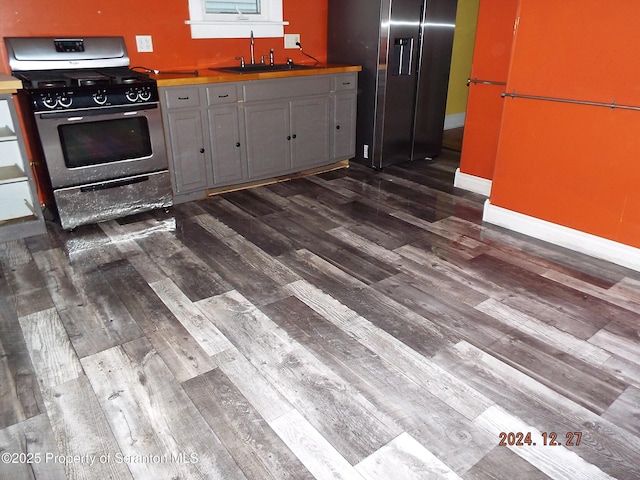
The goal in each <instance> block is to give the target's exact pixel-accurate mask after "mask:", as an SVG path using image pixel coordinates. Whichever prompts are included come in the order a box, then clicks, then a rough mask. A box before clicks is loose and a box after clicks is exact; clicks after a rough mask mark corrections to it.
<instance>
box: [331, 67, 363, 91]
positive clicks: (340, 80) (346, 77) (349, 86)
mask: <svg viewBox="0 0 640 480" xmlns="http://www.w3.org/2000/svg"><path fill="white" fill-rule="evenodd" d="M333 81H334V85H333V89H334V91H336V92H337V91H340V90H355V89H356V87H357V86H358V72H350V73H342V74H340V75H336V76H335V77H333Z"/></svg>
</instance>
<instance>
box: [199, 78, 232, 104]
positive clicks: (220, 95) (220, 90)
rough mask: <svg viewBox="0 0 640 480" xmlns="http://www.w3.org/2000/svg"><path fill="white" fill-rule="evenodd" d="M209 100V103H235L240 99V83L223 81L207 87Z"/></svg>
mask: <svg viewBox="0 0 640 480" xmlns="http://www.w3.org/2000/svg"><path fill="white" fill-rule="evenodd" d="M207 101H208V104H209V105H219V104H221V103H235V102H237V101H238V84H237V83H221V84H219V85H212V86H210V87H207Z"/></svg>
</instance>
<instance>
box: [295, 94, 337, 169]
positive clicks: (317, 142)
mask: <svg viewBox="0 0 640 480" xmlns="http://www.w3.org/2000/svg"><path fill="white" fill-rule="evenodd" d="M290 108H291V138H292V140H291V158H292V163H293V168H294V169H295V170H302V169H306V168H312V167H317V166H319V165H322V164H326V163H327V160H328V159H329V157H330V147H331V136H330V130H329V126H330V125H331V103H330V99H329V97H328V96H323V97H311V98H304V99H300V100H293V101H292V102H291V103H290Z"/></svg>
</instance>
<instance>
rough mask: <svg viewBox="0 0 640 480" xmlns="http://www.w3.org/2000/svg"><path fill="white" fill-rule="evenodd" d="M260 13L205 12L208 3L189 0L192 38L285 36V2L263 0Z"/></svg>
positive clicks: (287, 23)
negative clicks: (283, 17) (283, 7)
mask: <svg viewBox="0 0 640 480" xmlns="http://www.w3.org/2000/svg"><path fill="white" fill-rule="evenodd" d="M260 2H261V6H260V12H261V13H260V14H258V15H255V14H240V15H236V14H218V15H212V14H207V13H205V2H204V0H189V17H190V19H189V20H187V21H186V23H187V24H189V25H190V26H191V38H249V37H250V36H251V32H253V36H254V37H256V38H261V37H284V26H285V25H289V22H285V21H283V19H282V0H260Z"/></svg>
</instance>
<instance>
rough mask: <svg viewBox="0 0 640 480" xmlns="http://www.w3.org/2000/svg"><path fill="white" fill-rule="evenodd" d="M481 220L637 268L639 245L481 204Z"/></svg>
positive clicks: (638, 268)
mask: <svg viewBox="0 0 640 480" xmlns="http://www.w3.org/2000/svg"><path fill="white" fill-rule="evenodd" d="M482 220H483V221H485V222H488V223H492V224H494V225H498V226H500V227H504V228H508V229H509V230H513V231H515V232H518V233H523V234H525V235H528V236H530V237H534V238H537V239H539V240H544V241H545V242H549V243H553V244H554V245H559V246H561V247H565V248H568V249H570V250H574V251H576V252H580V253H584V254H587V255H590V256H592V257H596V258H601V259H603V260H607V261H609V262H612V263H615V264H617V265H622V266H623V267H627V268H630V269H632V270H637V271H640V249H638V248H635V247H632V246H629V245H625V244H623V243H619V242H614V241H613V240H608V239H606V238H602V237H598V236H596V235H592V234H590V233H585V232H581V231H579V230H574V229H573V228H569V227H565V226H563V225H558V224H556V223H551V222H547V221H546V220H540V219H539V218H535V217H531V216H529V215H524V214H522V213H518V212H514V211H512V210H507V209H506V208H502V207H497V206H495V205H491V202H490V201H489V200H487V201H486V202H485V204H484V213H483V216H482Z"/></svg>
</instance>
